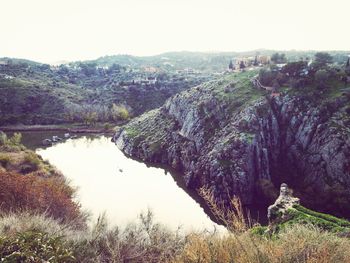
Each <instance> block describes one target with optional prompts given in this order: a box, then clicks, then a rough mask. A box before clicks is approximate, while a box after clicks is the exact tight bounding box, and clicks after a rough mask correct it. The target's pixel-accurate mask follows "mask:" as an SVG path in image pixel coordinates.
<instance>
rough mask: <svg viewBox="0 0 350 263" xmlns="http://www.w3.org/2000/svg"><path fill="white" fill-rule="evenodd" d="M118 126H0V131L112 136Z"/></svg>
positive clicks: (108, 124)
mask: <svg viewBox="0 0 350 263" xmlns="http://www.w3.org/2000/svg"><path fill="white" fill-rule="evenodd" d="M122 124H123V123H118V124H110V123H107V124H97V125H95V126H87V125H83V124H61V125H22V124H18V125H8V126H0V131H4V132H29V131H61V132H69V133H92V134H99V133H104V134H106V135H114V133H115V131H116V129H117V128H118V127H119V125H122Z"/></svg>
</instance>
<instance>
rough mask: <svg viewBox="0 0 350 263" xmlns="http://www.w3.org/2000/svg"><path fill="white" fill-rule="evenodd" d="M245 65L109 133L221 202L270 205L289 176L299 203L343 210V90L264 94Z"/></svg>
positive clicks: (349, 111)
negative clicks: (209, 190)
mask: <svg viewBox="0 0 350 263" xmlns="http://www.w3.org/2000/svg"><path fill="white" fill-rule="evenodd" d="M254 74H256V73H254V72H245V73H240V74H236V75H229V76H226V77H223V78H222V79H221V80H218V81H213V82H209V83H205V84H202V85H200V86H198V87H195V88H193V89H191V90H187V91H185V92H182V93H180V94H178V95H175V96H174V97H172V98H170V99H169V100H168V101H167V102H166V103H165V105H164V106H163V107H161V108H159V109H156V110H153V111H151V112H148V113H146V114H144V115H142V116H141V117H139V118H137V119H134V120H133V121H131V122H130V123H129V124H128V125H126V126H125V127H124V128H123V129H121V130H120V131H119V132H117V134H116V135H115V141H116V143H117V145H118V147H119V148H120V149H121V150H123V151H124V152H125V153H126V154H127V155H130V156H133V157H136V158H139V159H142V160H144V161H148V162H151V163H162V164H167V165H170V166H172V167H173V168H175V169H177V170H178V171H181V172H182V173H183V176H184V179H185V181H186V183H187V186H188V187H190V188H199V187H201V186H207V187H210V188H212V189H213V192H214V193H215V196H216V197H217V198H220V199H221V200H223V201H227V200H229V198H230V196H232V195H239V196H240V198H241V200H242V202H243V204H246V205H257V204H263V205H266V206H267V205H268V204H270V203H271V202H272V201H273V200H275V198H276V197H277V194H278V191H277V190H276V187H277V188H278V187H279V185H280V184H281V183H282V182H286V183H288V185H290V186H291V187H292V188H293V189H295V194H296V196H298V197H301V199H302V200H303V202H304V204H305V205H307V206H309V207H311V208H314V209H318V210H321V211H324V212H330V211H331V212H333V213H335V214H337V215H341V216H347V217H349V216H350V207H349V206H348V203H349V201H350V190H349V189H350V106H349V105H350V95H349V94H350V91H349V89H346V88H344V87H336V88H332V89H330V90H327V91H319V90H316V89H312V88H310V89H306V88H305V89H304V90H295V89H291V88H284V89H283V90H282V93H281V94H278V95H277V96H273V97H271V95H270V94H268V93H266V91H261V90H258V89H256V88H254V87H253V85H252V84H251V82H250V78H251V77H253V75H254Z"/></svg>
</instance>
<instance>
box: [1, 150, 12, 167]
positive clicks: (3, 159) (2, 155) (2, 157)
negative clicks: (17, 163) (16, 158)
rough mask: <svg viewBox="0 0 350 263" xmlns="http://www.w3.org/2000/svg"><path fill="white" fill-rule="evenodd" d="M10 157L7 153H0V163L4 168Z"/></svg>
mask: <svg viewBox="0 0 350 263" xmlns="http://www.w3.org/2000/svg"><path fill="white" fill-rule="evenodd" d="M10 161H11V159H10V157H9V156H8V155H6V154H3V153H0V165H1V166H2V167H4V168H6V166H7V165H8V164H9V163H10Z"/></svg>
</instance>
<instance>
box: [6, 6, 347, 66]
mask: <svg viewBox="0 0 350 263" xmlns="http://www.w3.org/2000/svg"><path fill="white" fill-rule="evenodd" d="M349 25H350V0H331V1H328V0H0V34H1V38H0V57H3V56H8V57H21V58H28V59H32V60H37V61H41V62H48V63H49V62H55V61H60V60H82V59H92V58H97V57H99V56H104V55H113V54H132V55H154V54H159V53H162V52H167V51H180V50H189V51H242V50H252V49H258V48H268V49H279V50H288V49H315V50H349V49H350V29H349Z"/></svg>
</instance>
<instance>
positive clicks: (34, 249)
mask: <svg viewBox="0 0 350 263" xmlns="http://www.w3.org/2000/svg"><path fill="white" fill-rule="evenodd" d="M0 258H1V261H3V262H43V261H45V262H75V258H74V257H73V252H72V250H71V249H70V248H69V247H68V245H67V244H66V243H65V242H64V241H63V240H62V238H61V237H51V236H49V235H48V234H46V233H42V232H38V231H28V232H24V233H17V234H16V235H14V236H6V237H0Z"/></svg>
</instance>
